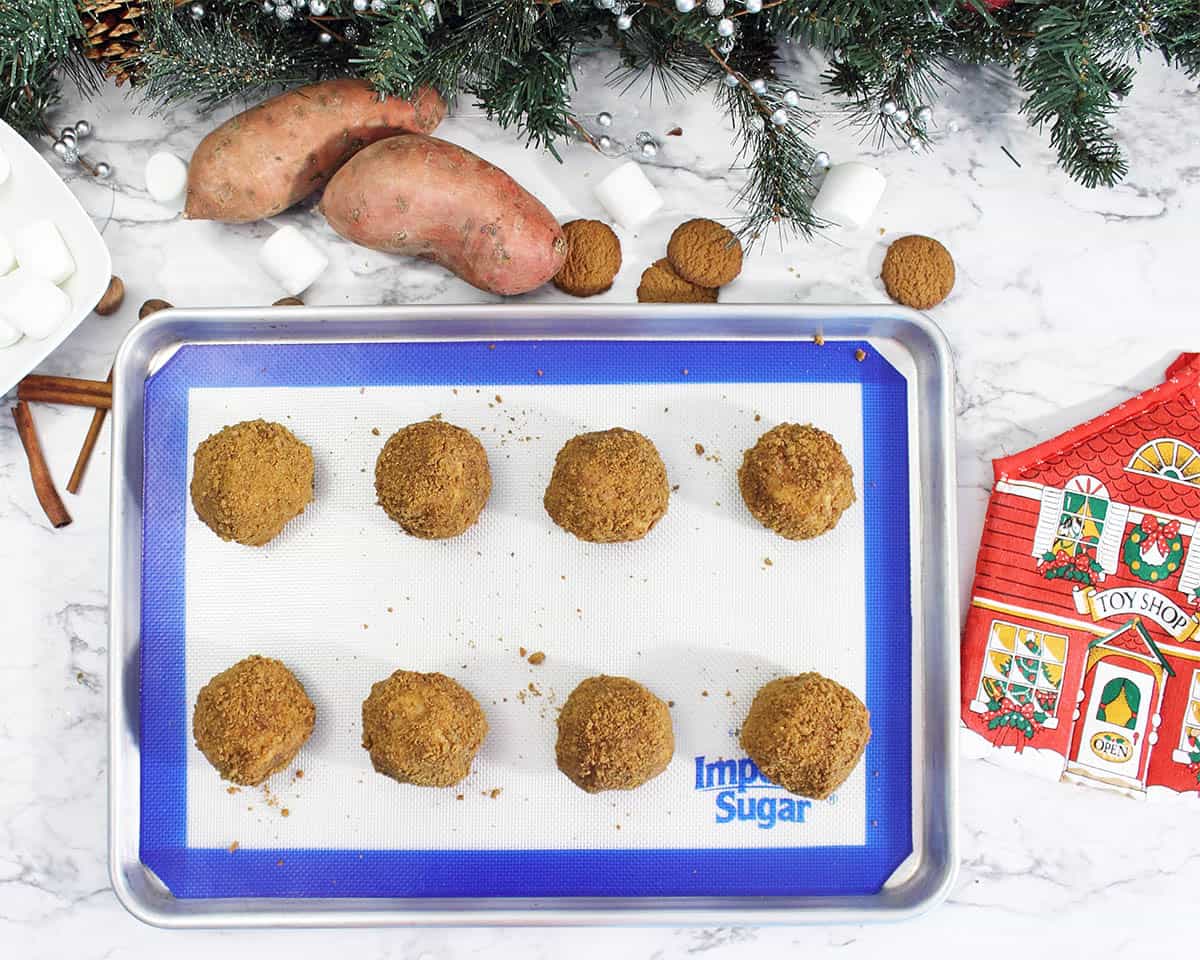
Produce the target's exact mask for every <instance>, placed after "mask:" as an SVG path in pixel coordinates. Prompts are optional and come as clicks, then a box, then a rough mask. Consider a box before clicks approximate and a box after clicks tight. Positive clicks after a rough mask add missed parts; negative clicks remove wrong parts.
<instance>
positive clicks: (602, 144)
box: [596, 134, 612, 150]
mask: <svg viewBox="0 0 1200 960" xmlns="http://www.w3.org/2000/svg"><path fill="white" fill-rule="evenodd" d="M596 146H598V147H599V148H600V149H601V150H611V149H612V137H610V136H609V135H608V134H601V135H600V136H599V137H597V138H596Z"/></svg>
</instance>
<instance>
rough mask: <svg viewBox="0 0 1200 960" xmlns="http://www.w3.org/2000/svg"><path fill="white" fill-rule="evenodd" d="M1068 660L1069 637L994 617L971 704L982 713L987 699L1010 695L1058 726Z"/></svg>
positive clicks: (1049, 724) (1049, 725)
mask: <svg viewBox="0 0 1200 960" xmlns="http://www.w3.org/2000/svg"><path fill="white" fill-rule="evenodd" d="M1066 663H1067V638H1066V637H1065V636H1062V635H1061V634H1057V633H1045V632H1043V631H1041V630H1034V629H1031V628H1029V627H1022V626H1018V625H1017V624H1015V623H1009V622H1007V621H1005V620H993V621H992V625H991V628H990V629H989V631H988V643H987V650H986V651H985V652H984V660H983V669H982V671H980V677H979V690H978V693H977V694H976V699H975V700H974V701H973V702H972V703H971V708H972V709H973V710H975V711H976V712H979V713H982V712H984V711H986V710H987V704H988V701H1002V700H1003V699H1004V698H1005V697H1008V698H1009V699H1010V700H1012V701H1013V702H1014V703H1016V704H1017V705H1018V706H1019V705H1021V704H1026V703H1032V704H1034V706H1035V707H1036V708H1037V710H1038V711H1039V712H1040V713H1044V714H1046V716H1047V717H1048V718H1049V719H1048V720H1047V721H1046V722H1045V723H1044V724H1043V725H1044V726H1046V727H1050V728H1053V727H1056V726H1058V719H1057V716H1056V715H1057V713H1058V703H1059V695H1060V693H1061V691H1062V679H1063V670H1064V669H1065V667H1066Z"/></svg>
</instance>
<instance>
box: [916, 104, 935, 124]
mask: <svg viewBox="0 0 1200 960" xmlns="http://www.w3.org/2000/svg"><path fill="white" fill-rule="evenodd" d="M913 119H914V120H916V121H917V123H919V124H920V125H921V126H923V127H927V126H929V124H930V123H932V122H933V108H932V107H917V112H916V113H914V114H913Z"/></svg>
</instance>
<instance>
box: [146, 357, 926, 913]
mask: <svg viewBox="0 0 1200 960" xmlns="http://www.w3.org/2000/svg"><path fill="white" fill-rule="evenodd" d="M145 401H146V402H145V488H144V523H143V557H144V560H143V585H142V596H143V612H142V649H141V770H142V775H141V791H142V794H141V840H140V851H141V858H142V861H143V862H144V863H145V864H146V865H147V866H148V867H150V868H151V869H152V870H153V871H154V872H155V873H156V874H157V875H158V877H159V878H160V879H161V880H162V881H163V883H164V884H165V885H166V886H167V887H168V888H169V889H170V890H171V892H172V893H173V894H174V895H175V896H177V897H188V898H190V897H248V896H249V897H254V896H271V897H346V896H351V897H506V896H523V897H529V896H536V897H549V896H588V897H592V896H602V897H603V896H659V897H662V896H740V895H746V896H787V895H804V894H815V895H822V894H869V893H874V892H876V891H878V890H879V888H880V887H881V885H882V884H883V883H884V881H885V880H886V879H887V878H888V876H889V875H890V874H891V873H892V872H893V871H894V870H895V869H896V867H897V866H898V865H899V864H900V863H901V862H902V861H903V860H904V859H905V857H906V856H907V855H908V854H909V853H910V852H911V850H912V807H911V803H912V768H911V752H912V729H911V706H910V704H911V654H912V628H911V583H910V578H911V573H910V545H909V483H910V471H909V465H908V455H909V444H908V416H907V385H906V382H905V379H904V377H903V376H902V375H901V374H900V373H899V372H898V371H897V370H896V369H895V368H894V367H893V366H892V365H891V364H889V363H888V361H887V360H886V359H884V358H883V357H881V356H880V355H879V354H878V353H877V352H876V351H875V350H874V349H873V348H872V347H871V346H870V345H869V344H867V343H855V342H845V341H842V342H828V343H825V344H824V345H818V344H815V343H812V342H811V341H780V342H765V341H747V342H742V341H738V342H715V341H696V342H683V341H671V342H664V341H582V340H574V341H508V342H505V341H499V342H495V343H486V342H476V341H467V342H399V343H398V342H390V343H344V344H329V343H324V344H208V345H192V346H185V347H183V348H182V349H180V350H179V351H178V352H177V353H176V354H175V355H174V356H173V357H172V358H171V359H170V360H169V361H168V362H167V363H166V364H165V365H164V366H163V368H162V369H160V370H159V371H158V372H156V373H155V374H154V375H153V376H152V377H150V378H149V380H148V381H147V384H146V395H145ZM430 416H442V417H444V418H445V419H446V420H448V421H450V422H452V423H456V424H458V425H460V426H463V427H465V428H467V429H468V430H471V431H472V432H473V433H475V435H476V436H478V437H479V438H480V439H481V441H482V442H483V444H484V446H485V448H486V449H487V451H488V456H489V459H490V462H491V466H492V472H493V490H492V496H491V500H490V501H489V503H488V506H487V508H486V509H485V511H484V514H483V517H482V519H481V521H480V523H479V524H477V525H476V526H475V527H473V528H472V529H471V530H470V531H468V532H467V533H466V534H464V535H463V536H461V537H459V538H456V539H453V540H449V541H439V542H427V541H421V540H417V539H414V538H411V537H408V536H406V535H404V534H403V532H402V531H401V530H400V529H399V528H398V527H397V526H396V525H395V524H393V523H392V522H391V521H390V520H388V519H387V517H386V516H385V515H384V513H383V511H382V510H381V509H380V508H379V507H378V506H377V505H376V503H375V491H374V462H375V458H376V455H377V454H378V451H379V449H380V448H381V447H382V445H383V443H384V441H385V440H386V438H387V437H388V435H389V434H391V433H392V432H393V431H394V430H396V429H398V428H399V427H401V426H403V425H404V424H407V423H411V422H413V421H416V420H420V419H423V418H426V417H430ZM256 417H263V418H265V419H268V420H277V421H279V422H281V423H284V424H286V425H287V426H288V427H289V428H290V429H291V430H292V431H293V432H294V433H295V434H296V435H297V436H298V437H300V438H301V439H302V440H304V441H305V442H306V443H308V444H310V445H311V446H312V448H313V452H314V455H315V459H316V477H315V498H314V501H313V503H312V504H311V505H310V506H309V507H308V509H307V510H306V511H305V512H304V514H303V515H302V516H301V517H299V518H298V519H296V520H295V521H293V522H292V523H290V524H289V525H288V527H287V528H286V529H285V531H284V532H283V534H282V535H281V536H280V537H278V538H277V539H276V540H274V541H273V542H272V543H270V544H269V545H267V546H266V547H263V548H257V549H255V548H249V547H243V546H240V545H238V544H233V543H224V542H222V541H220V540H219V539H218V538H217V537H216V536H215V535H213V534H212V533H211V532H210V531H209V530H208V529H207V528H206V527H205V526H204V525H203V524H202V523H200V521H199V520H198V519H197V518H196V516H195V513H194V511H193V510H192V509H191V505H190V502H189V499H188V483H189V480H190V472H191V459H192V452H193V451H194V450H195V448H196V445H197V444H198V443H199V442H200V441H201V440H202V439H204V438H205V437H207V436H208V435H210V434H211V433H213V432H215V431H217V430H219V429H220V428H221V427H222V426H224V425H226V424H230V423H236V422H238V421H242V420H248V419H253V418H256ZM783 421H798V422H802V423H804V422H812V423H814V424H816V425H818V426H821V427H822V428H824V429H827V430H829V431H830V432H831V433H833V434H834V435H835V436H836V437H837V438H838V440H839V441H840V442H841V444H842V446H843V449H844V450H845V452H846V455H847V457H848V459H849V460H850V463H851V464H852V466H853V468H854V474H855V489H856V492H857V495H858V502H857V503H856V504H855V505H854V506H853V507H852V508H851V509H850V510H848V511H847V512H846V513H845V515H844V516H843V517H842V520H841V522H840V523H839V524H838V526H837V528H836V529H835V530H834V531H832V532H831V533H829V534H828V535H826V536H824V537H821V538H819V539H816V540H812V541H807V542H802V543H793V542H789V541H785V540H783V539H781V538H779V537H777V536H775V535H774V534H772V533H770V532H769V531H767V530H766V529H764V528H763V527H761V526H760V525H759V524H758V523H757V522H756V521H755V520H754V519H753V518H752V517H751V516H750V514H749V513H748V511H747V510H746V508H745V506H744V505H743V503H742V501H741V498H740V495H739V493H738V488H737V467H738V465H739V464H740V462H741V455H742V451H743V450H744V449H746V448H747V447H749V446H751V445H752V444H753V443H754V440H755V439H756V438H757V436H758V435H759V434H761V433H762V432H764V431H765V430H767V429H769V428H770V427H772V426H774V425H775V424H776V423H779V422H783ZM614 425H621V426H625V427H629V428H631V429H636V430H639V431H641V432H642V433H645V434H646V435H647V436H649V437H650V438H651V439H652V440H653V441H654V442H655V444H656V445H657V447H658V449H659V451H660V452H661V454H662V456H663V459H664V461H665V463H666V466H667V472H668V476H669V478H670V481H671V483H672V486H673V493H672V495H671V501H670V508H669V512H668V513H667V515H666V517H665V518H664V519H663V520H662V521H661V522H660V523H659V524H658V526H657V527H656V528H655V529H654V530H653V531H652V532H651V533H650V535H649V536H647V537H646V538H645V539H644V540H642V541H639V542H637V543H631V544H586V543H582V542H580V541H578V540H576V539H574V538H573V537H571V536H570V535H568V534H566V533H565V532H563V531H562V530H560V529H558V528H557V527H556V526H554V524H553V523H552V522H551V521H550V520H549V518H548V517H547V516H546V514H545V512H544V510H543V508H542V504H541V498H542V493H543V491H544V489H545V485H546V482H547V481H548V479H549V475H550V471H551V469H552V466H553V462H554V456H555V453H556V452H557V451H558V449H559V448H560V446H561V445H562V444H563V443H564V442H565V441H566V440H567V439H568V438H570V437H571V436H573V435H574V434H576V433H579V432H582V431H585V430H595V429H604V428H607V427H609V426H614ZM522 650H523V651H524V654H525V655H524V656H522ZM535 652H542V653H544V654H545V661H544V662H543V663H541V664H538V665H531V664H530V663H529V662H528V659H527V658H528V656H529V655H530V654H532V653H535ZM251 653H259V654H263V655H266V656H272V657H278V658H279V659H281V660H283V661H284V662H285V663H287V664H288V666H289V667H291V669H292V670H293V671H294V672H295V673H296V675H297V676H298V677H299V679H300V680H301V682H302V683H303V684H304V685H305V687H306V689H307V690H308V692H309V695H310V696H311V697H312V699H313V701H314V703H315V704H316V708H317V722H316V729H315V732H314V734H313V736H312V738H311V739H310V740H309V742H308V743H307V744H306V745H305V747H304V748H303V749H302V751H301V752H300V754H299V756H298V757H297V758H296V760H295V762H294V763H293V764H292V765H291V766H290V767H289V768H288V769H287V770H286V771H284V772H282V773H280V774H277V775H276V776H275V777H273V778H271V779H270V780H269V781H268V783H267V785H266V786H265V788H246V787H242V788H236V787H232V786H231V785H229V784H227V783H225V782H224V781H222V780H220V779H219V777H218V775H217V774H216V772H215V771H214V770H213V769H212V768H211V767H210V766H209V765H208V764H207V762H206V761H205V759H204V757H203V756H202V755H201V754H200V752H199V751H198V750H197V749H196V748H195V746H194V745H193V743H192V731H191V710H192V705H193V704H194V702H195V698H196V693H197V691H198V690H199V688H200V687H201V686H202V685H203V684H204V683H205V682H207V681H208V679H209V678H210V677H212V676H213V675H214V674H216V673H217V672H219V671H220V670H222V669H224V668H226V667H227V666H229V665H231V664H232V663H234V662H236V661H237V660H239V659H241V658H242V657H244V656H247V655H249V654H251ZM398 668H406V669H415V670H438V671H441V672H443V673H446V674H448V675H450V676H452V677H454V678H455V679H456V680H458V681H459V682H460V683H462V684H464V685H465V686H466V687H467V688H468V689H469V690H471V691H472V692H473V693H474V695H475V696H476V697H477V698H478V700H479V701H480V703H481V704H482V706H483V708H484V710H485V712H486V714H487V716H488V721H489V724H490V732H489V734H488V737H487V739H486V741H485V742H484V745H483V747H482V749H481V751H480V753H479V755H478V757H477V758H476V761H475V763H474V765H473V767H472V771H471V774H470V776H469V778H468V779H467V780H466V781H464V782H463V783H462V784H460V785H459V786H458V787H456V788H451V789H447V790H431V789H424V788H419V787H414V786H410V785H400V784H397V783H395V782H393V781H391V780H389V779H387V778H385V777H382V776H380V775H378V774H376V773H374V772H373V770H372V769H371V765H370V761H369V758H368V757H367V754H366V752H365V751H364V750H363V749H362V747H361V726H360V724H361V705H362V701H363V699H364V698H365V696H366V695H367V693H368V692H369V690H370V686H371V684H372V683H373V682H375V681H376V680H379V679H382V678H383V677H386V676H387V675H388V674H389V673H391V672H392V671H393V670H395V669H398ZM804 670H818V671H820V672H821V673H823V674H826V675H827V676H830V677H833V678H835V679H837V680H839V681H840V682H842V683H844V684H846V685H847V686H848V687H850V688H851V689H852V690H854V691H855V692H856V693H857V694H858V695H859V696H860V697H862V698H863V699H864V700H865V702H866V703H867V705H868V707H869V708H870V711H871V716H872V728H873V731H874V732H873V736H872V739H871V742H870V745H869V746H868V749H867V753H866V757H865V759H864V762H863V763H861V764H860V765H859V766H858V768H857V769H856V770H855V771H854V773H853V774H852V776H851V777H850V779H849V780H848V781H847V782H846V784H844V785H843V786H842V787H841V788H840V789H839V790H838V791H837V793H836V794H835V795H834V796H832V797H830V798H829V799H828V800H825V801H809V800H806V799H803V798H798V797H794V796H792V795H790V794H787V793H786V792H784V791H782V790H780V789H779V788H777V787H775V786H774V785H772V784H769V783H767V782H765V781H764V780H763V778H762V777H761V776H760V775H759V773H758V771H757V769H756V768H755V766H754V764H753V762H752V761H750V760H749V759H748V758H747V757H745V755H744V754H743V753H742V751H741V750H740V748H739V746H738V742H737V731H738V727H739V726H740V724H741V721H742V719H743V718H744V716H745V713H746V710H747V709H748V707H749V704H750V701H751V699H752V698H753V695H754V692H755V691H756V690H757V689H758V688H759V686H761V685H762V684H763V683H764V682H766V681H767V680H768V679H771V678H772V677H775V676H779V675H784V674H791V673H796V672H800V671H804ZM597 673H610V674H618V675H626V676H632V677H634V678H636V679H637V680H639V681H640V682H642V683H644V684H646V685H647V686H648V687H649V688H650V689H651V690H653V691H654V692H655V693H656V694H658V695H659V696H660V697H662V698H663V699H665V700H668V701H670V702H671V704H672V716H673V720H674V724H675V733H676V750H675V757H674V760H673V762H672V763H671V765H670V767H669V768H668V770H667V771H666V772H665V773H664V774H663V775H661V776H660V777H658V778H657V779H655V780H653V781H651V782H650V783H648V784H646V785H645V786H643V787H642V788H640V789H638V790H636V791H632V792H610V793H602V794H598V795H594V796H593V795H588V794H586V793H584V792H583V791H581V790H579V789H578V788H577V787H575V786H574V785H573V784H572V783H570V782H569V781H568V780H567V779H566V778H565V777H564V776H562V774H560V773H559V772H558V771H557V769H556V768H555V764H554V740H555V734H556V726H555V720H556V717H557V712H558V708H559V707H560V706H561V704H562V702H563V701H564V700H565V698H566V696H567V695H568V694H569V692H570V691H571V689H572V688H573V687H574V686H575V684H576V683H578V682H579V681H580V680H581V679H583V678H584V677H586V676H589V675H592V674H597Z"/></svg>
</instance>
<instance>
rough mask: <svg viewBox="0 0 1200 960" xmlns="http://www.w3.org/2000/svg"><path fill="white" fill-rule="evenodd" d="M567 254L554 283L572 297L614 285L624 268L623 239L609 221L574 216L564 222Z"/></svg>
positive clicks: (563, 230) (584, 295)
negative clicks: (575, 217)
mask: <svg viewBox="0 0 1200 960" xmlns="http://www.w3.org/2000/svg"><path fill="white" fill-rule="evenodd" d="M562 232H563V236H564V237H566V238H567V257H566V259H565V260H563V265H562V267H561V268H559V271H558V273H557V274H555V275H554V285H555V286H556V287H558V289H559V290H561V291H562V292H563V293H569V294H570V295H571V296H573V297H594V296H595V295H596V294H598V293H604V291H605V290H607V289H609V288H610V287H611V286H612V285H613V278H614V277H615V276H616V275H617V271H618V270H620V269H621V241H620V240H618V239H617V235H616V234H615V233H613V231H612V228H611V227H610V226H609V225H608V224H607V223H602V222H601V221H599V220H572V221H571V222H570V223H564V224H563V226H562Z"/></svg>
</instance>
